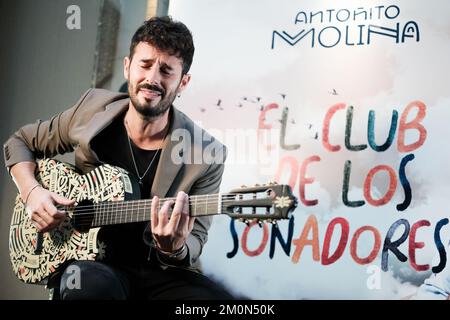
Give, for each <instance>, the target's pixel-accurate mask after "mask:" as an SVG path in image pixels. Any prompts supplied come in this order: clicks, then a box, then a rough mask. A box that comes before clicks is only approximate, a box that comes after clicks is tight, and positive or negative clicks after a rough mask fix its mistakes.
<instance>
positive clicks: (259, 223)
mask: <svg viewBox="0 0 450 320" xmlns="http://www.w3.org/2000/svg"><path fill="white" fill-rule="evenodd" d="M257 221H258V225H259V227H260V228H262V227H263V222H262V221H261V220H257Z"/></svg>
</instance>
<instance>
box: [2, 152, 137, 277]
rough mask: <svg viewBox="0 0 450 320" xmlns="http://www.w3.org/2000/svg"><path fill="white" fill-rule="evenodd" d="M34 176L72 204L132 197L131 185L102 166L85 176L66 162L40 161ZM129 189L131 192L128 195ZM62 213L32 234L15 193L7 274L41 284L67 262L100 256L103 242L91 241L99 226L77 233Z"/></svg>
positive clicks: (112, 169)
mask: <svg viewBox="0 0 450 320" xmlns="http://www.w3.org/2000/svg"><path fill="white" fill-rule="evenodd" d="M37 165H38V166H37V169H36V171H37V172H36V178H37V180H38V181H39V182H40V183H41V185H42V186H43V187H44V188H46V189H48V190H50V191H52V192H55V193H57V194H59V195H61V196H64V197H66V198H68V199H71V200H75V201H76V202H77V203H82V202H89V203H94V204H95V203H99V202H105V201H124V200H128V199H135V198H136V197H137V196H136V192H139V189H138V188H136V185H135V183H132V180H131V179H130V177H129V176H128V174H127V172H126V171H125V170H123V169H121V168H119V167H115V166H111V165H103V166H100V167H98V168H96V169H95V170H93V171H91V172H89V173H88V174H85V175H80V174H78V173H77V171H76V169H75V168H74V167H73V166H71V165H68V164H66V163H62V162H59V161H57V160H54V159H46V160H42V161H39V162H38V163H37ZM133 190H134V191H135V193H133ZM72 214H73V212H70V211H69V212H68V215H67V217H66V219H65V220H64V222H63V223H61V225H60V226H59V227H58V228H56V229H54V230H52V231H50V232H46V233H43V234H38V231H37V229H36V227H35V226H34V225H33V223H32V222H31V219H30V218H29V216H28V213H27V210H26V208H25V206H24V204H23V203H22V200H21V198H20V196H17V198H16V201H15V206H14V212H13V215H12V220H11V226H10V232H9V252H10V259H11V263H12V268H13V272H14V273H15V274H16V276H17V277H18V278H19V279H20V280H22V281H23V282H25V283H35V284H36V283H38V284H45V283H47V280H48V278H49V276H50V275H51V274H53V273H54V272H56V271H57V270H58V268H60V267H61V266H62V265H63V264H65V263H66V262H68V261H71V260H101V259H102V258H103V257H104V255H105V244H104V243H102V242H100V241H97V235H98V232H99V230H100V228H98V227H97V228H91V229H88V230H86V232H80V231H77V230H76V228H75V227H74V225H73V223H74V221H73V220H72Z"/></svg>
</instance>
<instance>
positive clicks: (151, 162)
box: [125, 120, 164, 186]
mask: <svg viewBox="0 0 450 320" xmlns="http://www.w3.org/2000/svg"><path fill="white" fill-rule="evenodd" d="M125 126H126V128H128V123H127V122H126V120H125ZM126 131H127V132H126V133H127V138H128V146H129V147H130V153H131V158H132V159H133V165H134V169H135V170H136V175H137V177H138V179H139V184H140V185H141V186H143V185H144V183H143V182H142V180H143V179H144V177H145V176H146V175H147V173H148V171H149V170H150V168H151V167H152V164H153V161H155V159H156V156H157V155H158V152H159V150H161V149H158V150H156V152H155V155H154V156H153V158H152V161H150V164H149V165H148V167H147V169H146V170H145V172H144V174H143V175H142V176H141V175H139V170H138V167H137V164H136V160H135V158H134V152H133V148H132V147H131V139H130V136H129V135H128V130H126ZM163 141H164V140H163Z"/></svg>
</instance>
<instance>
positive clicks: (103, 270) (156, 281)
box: [59, 261, 233, 300]
mask: <svg viewBox="0 0 450 320" xmlns="http://www.w3.org/2000/svg"><path fill="white" fill-rule="evenodd" d="M59 298H60V299H62V300H124V299H137V300H142V299H146V300H149V299H151V300H158V299H161V300H162V299H164V300H186V299H192V300H197V299H214V300H228V299H233V296H232V295H231V294H230V293H228V292H227V291H226V290H225V289H224V288H223V287H222V286H221V285H219V284H218V283H216V282H214V281H212V280H211V279H209V278H208V277H206V276H205V275H202V274H199V273H196V272H193V271H189V270H185V269H180V268H174V267H169V268H167V269H165V270H163V269H161V268H160V267H159V266H154V265H142V266H128V267H122V266H121V267H117V266H114V267H113V266H111V265H107V264H104V263H101V262H96V261H74V262H72V263H71V264H69V265H68V266H67V267H66V269H65V271H64V272H63V274H62V276H61V280H60V287H59Z"/></svg>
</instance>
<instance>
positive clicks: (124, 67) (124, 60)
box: [123, 57, 131, 81]
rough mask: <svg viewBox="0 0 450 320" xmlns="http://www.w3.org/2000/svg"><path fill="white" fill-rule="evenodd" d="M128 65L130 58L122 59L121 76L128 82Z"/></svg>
mask: <svg viewBox="0 0 450 320" xmlns="http://www.w3.org/2000/svg"><path fill="white" fill-rule="evenodd" d="M130 63H131V60H130V58H128V57H125V58H123V76H124V77H125V79H127V80H128V81H129V80H130V79H128V75H129V74H130Z"/></svg>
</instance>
